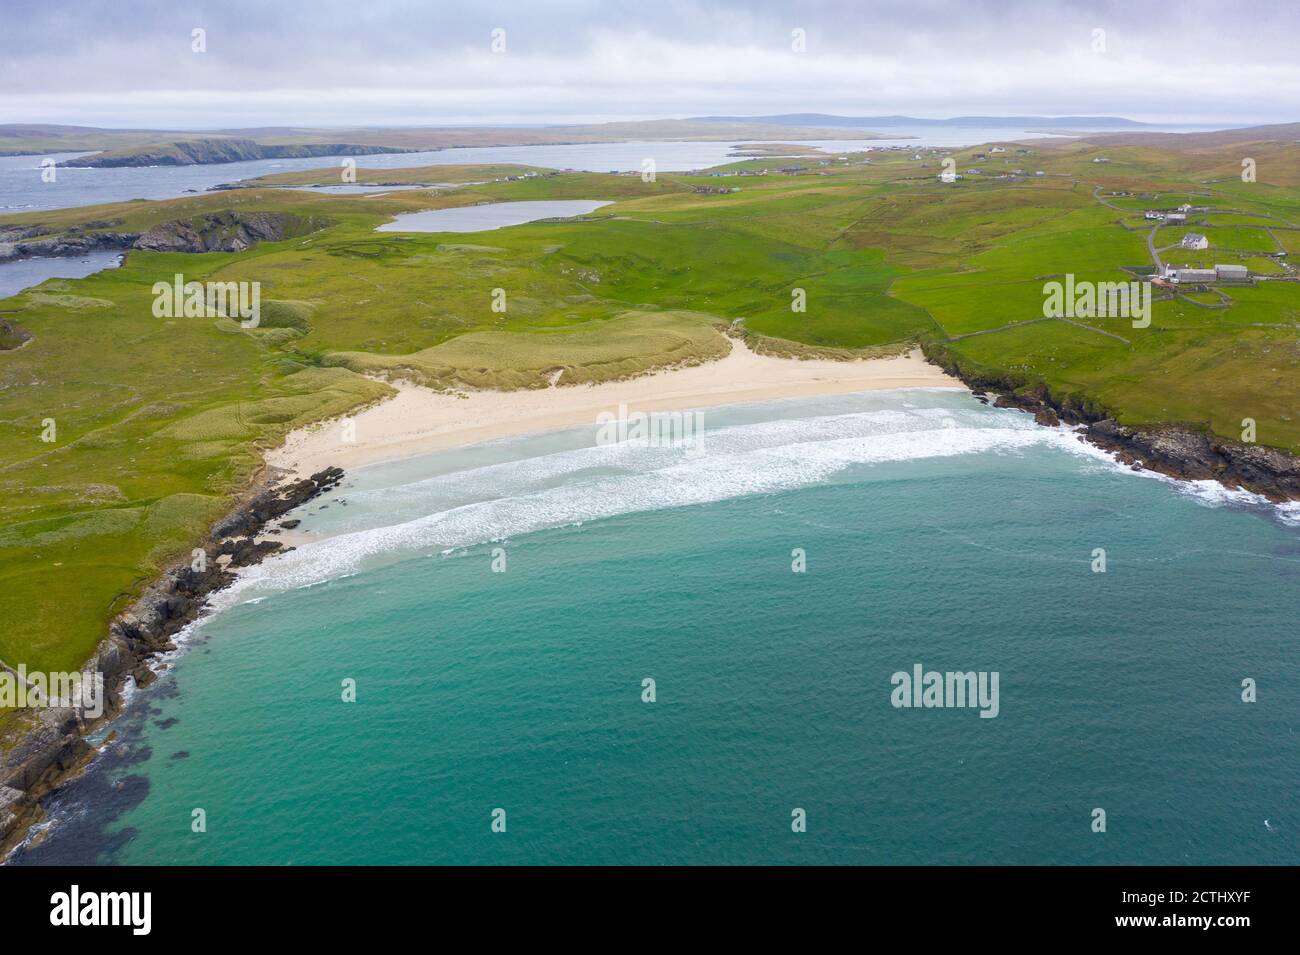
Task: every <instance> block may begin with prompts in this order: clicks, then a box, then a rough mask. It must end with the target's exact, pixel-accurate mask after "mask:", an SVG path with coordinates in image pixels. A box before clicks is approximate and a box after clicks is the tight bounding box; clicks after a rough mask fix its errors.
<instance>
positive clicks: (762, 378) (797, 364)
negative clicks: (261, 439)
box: [266, 341, 964, 478]
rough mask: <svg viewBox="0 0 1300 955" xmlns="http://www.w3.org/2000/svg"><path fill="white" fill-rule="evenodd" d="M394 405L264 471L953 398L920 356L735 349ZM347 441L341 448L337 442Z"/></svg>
mask: <svg viewBox="0 0 1300 955" xmlns="http://www.w3.org/2000/svg"><path fill="white" fill-rule="evenodd" d="M394 387H395V388H396V389H397V395H396V396H395V397H393V398H390V399H389V400H387V401H384V402H382V403H380V404H378V405H375V406H373V407H371V408H367V409H366V410H364V411H362V412H360V413H359V414H357V415H355V416H353V417H351V418H346V419H336V420H334V421H330V422H325V423H323V424H319V425H316V426H313V427H311V428H305V429H300V430H297V431H293V432H291V433H290V434H289V435H288V437H287V438H286V440H285V443H284V444H283V445H282V446H281V447H279V448H276V449H274V450H272V451H270V452H268V453H267V455H266V460H267V463H268V464H270V465H272V466H273V467H276V468H281V469H284V470H285V471H288V472H290V473H291V474H292V476H293V477H295V478H299V477H303V476H306V475H308V474H311V473H313V472H316V471H319V470H321V469H322V468H324V467H328V466H330V465H336V466H338V467H341V468H344V469H346V470H350V469H352V468H357V467H361V466H363V465H366V464H376V463H378V462H381V461H392V460H397V459H399V458H406V457H412V456H415V455H420V454H427V453H428V452H431V451H438V450H442V449H446V448H453V447H461V446H464V445H468V444H477V443H479V442H481V441H492V440H495V439H497V438H506V437H512V436H514V435H520V434H529V433H533V432H539V431H552V430H555V429H558V428H571V427H578V426H581V425H595V424H596V419H597V415H599V414H601V413H602V412H612V413H617V411H618V406H619V405H620V404H623V405H626V406H627V407H628V410H629V411H642V412H651V411H681V410H685V409H688V408H689V409H697V408H709V407H714V406H717V405H727V404H739V403H742V402H747V401H770V400H772V399H776V398H796V397H807V396H811V395H832V394H846V393H850V392H855V391H874V390H881V389H887V388H935V387H939V388H944V387H949V388H962V387H964V385H962V383H961V382H960V381H958V380H957V379H955V378H952V377H950V376H948V375H946V374H944V373H943V371H941V370H940V369H939V368H937V367H935V366H934V365H931V364H929V363H928V362H926V361H925V359H924V358H922V357H921V353H920V352H919V351H914V352H912V353H911V354H908V355H902V356H898V357H895V358H873V359H868V360H864V361H850V362H844V361H825V360H812V361H799V360H794V359H788V358H772V357H768V356H764V355H757V354H755V353H754V352H753V351H751V350H750V349H749V348H748V347H747V346H746V345H745V344H744V343H743V342H739V341H737V342H734V343H733V347H732V350H731V352H730V354H728V355H727V357H725V358H723V359H720V360H719V361H715V362H709V363H708V364H705V365H696V366H694V367H690V368H676V369H671V370H668V371H661V372H656V373H655V374H651V375H644V376H642V377H639V378H632V379H628V380H626V381H611V382H604V383H601V384H598V385H573V386H564V385H561V386H558V387H552V388H548V389H545V390H534V391H470V392H463V393H461V394H456V395H453V394H442V393H438V392H435V391H431V390H429V389H427V388H423V387H420V386H418V385H414V384H409V383H395V384H394ZM345 438H346V439H350V440H345Z"/></svg>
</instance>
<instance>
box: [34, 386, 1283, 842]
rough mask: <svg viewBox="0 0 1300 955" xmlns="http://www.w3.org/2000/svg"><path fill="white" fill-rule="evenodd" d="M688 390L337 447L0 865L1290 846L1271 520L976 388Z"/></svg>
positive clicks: (1279, 596) (1278, 543) (1279, 545)
mask: <svg viewBox="0 0 1300 955" xmlns="http://www.w3.org/2000/svg"><path fill="white" fill-rule="evenodd" d="M703 414H704V423H705V426H706V428H707V431H706V433H705V434H704V436H703V439H702V440H701V441H697V442H695V443H693V444H688V445H676V446H670V447H647V446H643V445H633V444H624V445H613V446H609V445H597V444H596V442H595V429H594V428H586V429H574V430H570V431H563V432H556V433H551V434H547V435H540V436H532V437H529V438H525V439H512V440H507V441H499V442H494V443H490V444H485V445H480V446H477V447H473V448H467V449H463V450H459V451H454V452H444V453H440V454H436V455H430V456H427V457H423V458H417V459H411V460H407V461H402V462H396V463H390V464H384V465H376V466H372V467H369V468H363V469H358V470H356V471H354V472H353V473H351V474H350V475H349V476H348V478H347V481H346V482H345V485H344V486H343V487H342V488H340V489H339V490H338V491H337V492H335V493H334V494H332V495H331V496H330V497H328V498H324V499H320V500H318V501H315V502H312V503H310V504H309V505H307V506H306V507H305V508H303V509H301V510H300V512H299V513H298V514H296V515H295V516H297V517H300V518H301V519H302V521H303V523H302V527H301V528H300V530H301V531H302V532H303V534H304V535H305V536H304V539H303V541H302V543H301V545H300V546H299V547H298V549H297V550H295V551H293V552H291V553H289V554H286V555H284V556H282V557H279V558H276V559H274V560H272V561H268V562H266V563H264V564H262V565H260V566H259V567H257V568H255V569H253V570H252V572H250V573H249V574H248V575H246V577H245V578H244V579H243V580H242V581H241V582H240V584H239V585H237V586H236V587H235V588H233V589H232V590H231V591H228V592H226V593H224V594H222V595H221V596H220V599H219V601H218V605H219V606H218V609H217V611H216V612H215V613H214V615H213V616H211V617H210V618H209V619H207V620H206V621H205V623H204V624H203V625H202V626H199V627H198V628H196V629H195V630H194V631H193V632H192V633H191V634H190V635H189V636H188V638H187V641H186V644H185V646H183V647H182V649H181V650H180V651H178V652H177V653H176V654H175V655H173V659H172V660H171V661H170V664H169V666H168V668H167V669H166V671H165V672H164V674H163V675H162V676H161V677H160V678H159V680H158V681H157V682H156V683H154V684H153V685H152V686H150V687H148V688H147V689H144V690H140V691H137V692H136V693H135V694H134V697H133V700H132V704H131V706H130V707H129V709H128V712H127V714H126V715H125V716H124V717H123V718H122V719H120V720H119V721H117V723H116V724H114V726H113V727H112V728H111V729H112V732H113V734H114V736H113V740H112V742H110V743H109V744H108V745H107V746H106V747H105V750H104V753H103V755H101V756H100V757H99V758H98V759H97V761H96V762H95V763H94V764H93V766H92V768H91V769H90V771H89V772H88V773H87V774H86V775H85V776H84V777H82V778H81V779H79V780H77V781H75V782H73V783H71V784H69V785H68V786H66V787H65V788H64V789H63V790H61V791H60V792H59V793H58V794H56V795H55V796H54V797H52V798H51V799H50V800H49V801H48V803H47V809H48V810H49V812H50V818H51V823H50V824H49V825H48V826H47V827H46V829H45V830H44V831H43V832H42V833H41V835H40V839H41V841H40V842H39V844H37V845H33V846H29V847H27V848H26V849H25V850H23V851H21V852H20V853H19V854H18V856H17V861H20V862H26V863H51V862H86V861H100V862H119V863H168V864H171V863H176V864H189V863H215V864H235V863H258V864H277V865H278V864H329V863H360V864H365V863H473V864H495V863H524V864H533V863H537V864H540V863H574V864H608V863H630V864H677V863H681V864H701V863H722V864H743V863H779V864H798V863H861V864H896V863H922V864H928V863H957V864H1003V863H1061V864H1064V863H1135V864H1141V863H1169V864H1184V863H1186V864H1193V863H1194V864H1226V863H1242V864H1279V863H1286V864H1294V863H1295V862H1297V861H1298V860H1300V852H1298V847H1300V841H1298V840H1297V833H1300V794H1298V793H1297V787H1296V765H1297V756H1298V755H1300V753H1298V752H1297V744H1298V737H1297V725H1298V724H1300V688H1298V684H1297V680H1296V637H1297V631H1296V622H1297V620H1300V514H1297V513H1296V512H1295V510H1294V509H1291V510H1285V509H1278V508H1274V507H1271V506H1269V505H1267V504H1264V503H1263V502H1260V501H1258V500H1255V499H1253V498H1251V497H1250V496H1249V495H1243V494H1230V493H1227V492H1224V491H1222V489H1218V488H1217V487H1216V486H1213V485H1187V484H1182V485H1179V484H1175V483H1174V482H1170V481H1167V480H1164V479H1158V478H1154V477H1151V476H1144V475H1139V474H1135V473H1133V472H1131V471H1128V470H1126V469H1123V468H1120V467H1118V466H1116V465H1115V464H1113V463H1112V462H1111V461H1110V460H1109V459H1108V458H1107V457H1106V456H1105V455H1103V454H1101V453H1100V452H1097V451H1095V450H1093V449H1090V448H1088V447H1087V446H1085V445H1083V444H1081V443H1080V442H1079V441H1078V439H1077V436H1075V435H1074V434H1072V433H1071V432H1070V431H1069V430H1068V429H1064V428H1063V429H1047V428H1042V427H1039V426H1037V425H1035V424H1033V422H1032V421H1031V420H1030V418H1029V417H1028V416H1027V415H1023V414H1020V413H1018V412H1012V411H1002V410H997V409H993V408H990V407H987V406H984V405H981V404H979V403H978V402H976V401H975V400H974V399H973V398H972V397H971V396H969V395H968V394H966V393H965V392H964V391H955V390H943V389H921V390H906V391H895V392H877V393H870V394H861V395H851V396H841V397H834V398H825V397H823V398H816V399H792V400H787V401H780V402H768V403H761V404H751V405H738V406H733V407H729V408H724V409H710V410H707V411H705V412H704V413H703ZM1097 549H1104V551H1105V557H1106V568H1105V572H1104V573H1100V572H1094V570H1093V567H1094V564H1095V562H1096V559H1097V558H1096V554H1095V552H1096V551H1097ZM797 552H802V554H803V557H804V560H805V561H806V565H805V569H804V571H803V572H801V573H796V572H794V570H793V564H794V562H795V561H796V560H797V556H796V554H797ZM494 564H495V566H496V568H498V569H495V570H494ZM916 664H920V665H922V666H923V667H924V668H925V669H926V670H936V671H941V672H943V671H962V672H965V671H976V672H986V673H994V672H996V673H997V674H998V675H999V684H998V686H999V690H998V708H997V709H998V711H997V715H996V717H994V718H981V717H980V710H979V709H976V708H969V707H968V708H896V707H895V706H893V705H892V704H891V694H892V691H893V688H894V684H893V680H892V677H893V675H894V674H895V673H897V672H900V671H902V672H908V673H910V672H911V671H912V668H913V667H914V665H916ZM646 679H652V680H653V681H654V690H655V700H654V702H646V701H644V700H643V686H644V683H643V681H645V680H646ZM1245 679H1252V680H1254V681H1255V683H1256V686H1257V694H1258V701H1257V702H1255V703H1246V702H1243V700H1242V681H1243V680H1245ZM345 680H355V685H356V701H355V702H343V700H342V699H341V695H342V686H343V681H345ZM1097 808H1101V809H1104V810H1105V813H1106V831H1105V832H1094V831H1092V821H1093V811H1094V809H1097ZM196 809H202V810H204V812H205V814H206V832H201V833H196V832H193V831H192V826H191V822H192V819H193V814H194V811H195V810H196ZM498 809H499V810H504V812H505V821H506V828H505V831H504V832H494V831H493V829H492V823H493V818H494V816H493V814H494V811H495V810H498ZM795 810H803V811H804V813H805V814H806V823H807V825H806V831H805V832H794V831H792V826H791V823H792V818H793V816H792V813H794V812H795Z"/></svg>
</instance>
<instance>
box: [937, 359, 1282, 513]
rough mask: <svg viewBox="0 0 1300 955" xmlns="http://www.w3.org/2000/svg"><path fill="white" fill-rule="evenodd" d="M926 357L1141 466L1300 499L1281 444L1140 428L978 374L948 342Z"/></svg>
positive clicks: (1045, 392)
mask: <svg viewBox="0 0 1300 955" xmlns="http://www.w3.org/2000/svg"><path fill="white" fill-rule="evenodd" d="M922 350H923V352H924V353H925V357H926V358H927V359H929V360H930V361H931V362H932V363H934V364H936V365H938V366H939V367H941V368H942V369H943V370H944V371H946V372H947V373H948V374H950V375H952V376H954V377H956V378H960V379H961V380H962V381H963V382H965V383H966V385H967V387H969V388H970V389H971V390H972V391H973V392H975V393H976V394H977V395H979V394H991V395H995V396H996V398H995V399H994V401H993V404H994V405H995V406H997V407H999V408H1016V409H1018V410H1020V411H1025V412H1027V413H1029V414H1032V415H1033V416H1034V420H1035V421H1037V422H1038V423H1039V424H1042V425H1046V426H1048V427H1056V426H1057V425H1060V424H1061V423H1062V422H1064V423H1065V424H1070V425H1082V426H1083V430H1082V431H1081V434H1082V435H1083V437H1084V438H1085V440H1087V441H1089V442H1091V443H1092V444H1094V445H1096V446H1097V447H1099V448H1102V449H1103V450H1106V451H1110V452H1112V453H1113V454H1114V455H1115V456H1116V458H1118V460H1120V461H1121V462H1123V463H1124V464H1127V465H1128V466H1129V467H1131V468H1132V469H1133V470H1135V471H1140V470H1144V469H1145V470H1148V471H1156V472H1157V473H1160V474H1164V475H1166V476H1168V477H1173V478H1179V479H1181V480H1185V481H1206V480H1211V481H1218V482H1219V483H1221V484H1223V485H1224V486H1225V487H1230V488H1242V489H1244V490H1247V491H1251V492H1253V493H1255V494H1259V495H1262V496H1263V497H1266V498H1268V500H1270V501H1273V502H1274V503H1281V502H1283V501H1296V500H1300V457H1296V456H1295V455H1292V454H1288V453H1287V452H1286V451H1283V450H1280V449H1278V448H1269V447H1265V446H1263V445H1258V444H1245V443H1239V442H1232V441H1226V440H1224V439H1222V438H1219V437H1218V436H1216V435H1213V434H1209V433H1206V432H1202V431H1196V430H1192V429H1191V428H1183V427H1173V426H1171V427H1162V428H1133V427H1128V426H1126V425H1122V424H1120V423H1118V422H1117V421H1116V420H1115V419H1114V417H1113V416H1112V414H1111V413H1110V412H1109V411H1108V410H1107V409H1105V408H1102V407H1100V406H1098V405H1096V404H1093V403H1091V402H1089V401H1087V400H1085V399H1079V398H1065V399H1062V398H1059V397H1057V396H1054V395H1053V394H1052V393H1051V391H1050V390H1049V389H1048V388H1046V387H1044V386H1042V385H1032V384H1031V385H1026V384H1025V383H1023V382H1018V381H1014V380H1012V379H1010V378H1006V377H1000V376H997V375H990V374H981V373H972V372H970V371H969V370H966V369H963V368H962V366H961V363H960V362H958V361H956V360H955V359H954V358H953V356H952V355H951V354H950V353H949V352H948V351H947V350H946V349H944V348H943V347H942V346H941V345H936V344H935V343H933V342H930V343H924V344H923V346H922Z"/></svg>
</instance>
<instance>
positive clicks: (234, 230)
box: [133, 212, 316, 252]
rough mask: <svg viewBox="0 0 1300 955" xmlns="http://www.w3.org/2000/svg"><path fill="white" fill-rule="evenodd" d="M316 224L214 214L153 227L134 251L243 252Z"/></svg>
mask: <svg viewBox="0 0 1300 955" xmlns="http://www.w3.org/2000/svg"><path fill="white" fill-rule="evenodd" d="M314 228H316V224H315V223H313V222H310V221H308V220H305V219H301V218H299V217H297V216H291V215H285V214H282V213H275V212H217V213H213V214H211V215H205V216H195V217H194V218H192V219H178V220H176V221H174V222H164V223H161V224H159V225H156V226H154V227H153V228H152V229H150V230H149V231H148V232H146V233H144V235H142V236H140V237H139V238H137V239H136V240H135V243H134V246H133V247H134V248H137V249H147V250H149V251H151V252H243V251H244V250H245V249H248V248H251V247H252V246H253V245H255V244H257V243H258V242H278V241H280V240H281V239H284V238H287V237H289V236H291V235H302V234H304V233H306V232H310V231H312V230H313V229H314Z"/></svg>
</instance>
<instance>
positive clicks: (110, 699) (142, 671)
mask: <svg viewBox="0 0 1300 955" xmlns="http://www.w3.org/2000/svg"><path fill="white" fill-rule="evenodd" d="M342 480H343V471H342V469H341V468H326V469H325V470H323V471H320V472H318V473H316V474H313V475H312V476H311V477H309V478H304V479H303V480H301V481H294V482H292V483H290V484H286V485H283V486H279V487H277V486H271V487H264V488H263V489H262V490H260V491H257V492H256V493H254V494H252V495H251V496H250V497H249V499H248V500H247V501H246V502H245V503H243V504H241V505H239V506H238V507H237V508H236V509H235V510H234V512H233V513H231V514H230V516H228V517H227V518H226V519H225V520H223V521H221V522H220V523H219V524H218V525H217V526H216V527H215V528H214V529H213V531H212V537H211V540H210V541H209V542H208V543H207V544H206V545H205V546H204V547H202V548H199V550H201V551H202V558H201V559H199V555H198V554H197V553H196V554H194V555H193V558H192V559H190V560H187V561H185V562H184V563H182V564H179V565H177V566H175V567H173V568H172V569H171V570H169V571H167V572H166V573H165V574H163V576H162V577H161V578H160V579H159V580H158V581H157V582H155V583H154V584H153V586H151V587H150V588H149V589H148V590H147V591H146V592H145V594H144V595H143V596H142V597H141V598H140V599H139V600H138V601H136V603H135V605H134V606H133V607H132V608H131V610H129V611H128V612H126V613H124V614H123V615H122V616H120V617H119V618H118V619H117V620H115V621H114V622H113V624H112V626H111V627H110V634H109V638H108V639H107V640H105V641H104V642H103V643H102V644H100V646H99V649H98V651H97V653H96V654H95V656H94V657H93V658H92V659H91V660H90V661H89V662H88V663H87V665H86V670H85V672H86V673H88V674H92V673H100V674H103V678H104V687H105V697H106V703H107V709H106V713H108V714H109V715H111V714H113V713H115V712H116V711H117V710H118V708H119V707H120V706H121V699H122V696H121V692H122V685H123V682H124V680H125V678H126V677H127V676H131V677H133V678H134V679H135V681H136V683H137V685H139V686H147V685H148V684H149V683H151V682H153V680H154V679H155V677H156V674H155V673H154V671H153V670H152V669H151V668H150V666H149V660H150V658H151V657H153V656H155V655H157V654H159V653H163V652H166V651H168V650H174V649H175V648H176V645H175V644H174V643H172V639H171V638H172V637H173V636H175V635H176V633H177V632H179V631H180V630H181V629H182V628H184V627H185V626H186V625H187V624H189V623H191V622H193V621H194V620H195V619H197V618H198V616H199V614H200V613H201V612H202V610H203V607H204V606H205V604H206V601H207V597H208V595H209V594H211V593H213V592H214V591H217V590H220V589H221V588H223V587H226V586H228V585H229V584H230V583H231V582H232V581H233V580H234V579H235V575H234V574H233V573H232V572H231V570H230V567H232V566H234V567H242V566H247V565H249V564H255V563H258V562H259V561H261V560H263V559H264V558H265V557H267V556H268V555H270V554H273V553H276V552H277V551H280V550H282V549H284V545H283V544H281V543H279V542H278V541H257V540H256V539H255V538H256V535H257V534H258V533H259V532H260V531H261V530H262V529H263V527H264V526H265V525H266V523H267V522H268V521H271V520H274V519H276V518H278V517H281V516H282V515H284V514H286V513H288V512H289V511H290V510H292V509H293V508H295V507H298V506H299V505H301V504H305V503H306V502H307V501H310V500H311V499H312V498H314V497H316V496H317V495H320V494H323V493H325V492H326V491H329V490H332V489H333V488H335V487H337V486H338V484H339V482H340V481H342ZM229 538H234V539H229ZM227 557H228V558H229V560H228V561H227V560H224V559H223V558H227ZM32 714H33V718H34V722H33V726H32V728H31V729H30V731H28V732H26V733H25V735H24V736H23V737H22V739H20V740H19V741H18V742H17V744H16V745H14V746H12V747H9V748H8V749H6V750H3V751H0V857H2V856H3V853H4V852H5V851H6V850H7V849H8V847H9V846H11V845H13V844H14V842H15V840H16V839H18V838H19V836H20V835H21V833H22V832H23V831H24V830H26V829H27V828H28V827H29V826H30V825H31V824H33V823H34V822H36V821H38V819H39V817H40V808H39V800H40V799H41V797H42V796H44V795H45V794H46V793H48V792H50V791H51V790H52V789H53V788H55V787H57V786H58V785H59V783H60V781H61V780H63V779H64V778H66V776H67V775H68V774H69V773H72V772H74V771H76V770H77V769H78V768H79V767H80V766H82V765H84V764H85V762H86V761H87V760H88V759H89V757H90V756H91V755H92V753H93V750H92V747H91V746H90V744H88V743H87V742H86V741H85V739H84V738H83V734H84V733H86V732H87V731H88V730H89V729H91V728H92V727H93V726H94V725H97V724H98V723H99V722H100V721H101V720H102V718H103V717H99V718H96V719H88V718H87V716H86V714H84V713H81V712H79V711H78V710H76V709H74V708H71V707H57V708H56V707H51V708H47V709H37V710H33V711H32Z"/></svg>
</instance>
